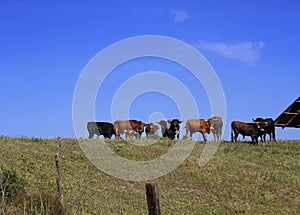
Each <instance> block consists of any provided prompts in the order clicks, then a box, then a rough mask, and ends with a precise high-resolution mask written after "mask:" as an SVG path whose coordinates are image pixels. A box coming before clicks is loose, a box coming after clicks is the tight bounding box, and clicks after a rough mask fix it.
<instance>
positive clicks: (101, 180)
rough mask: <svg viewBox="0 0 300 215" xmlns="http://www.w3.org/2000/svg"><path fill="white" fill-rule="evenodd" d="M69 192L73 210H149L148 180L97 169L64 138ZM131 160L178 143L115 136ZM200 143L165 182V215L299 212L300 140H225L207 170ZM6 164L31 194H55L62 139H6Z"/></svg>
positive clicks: (114, 145) (63, 165)
mask: <svg viewBox="0 0 300 215" xmlns="http://www.w3.org/2000/svg"><path fill="white" fill-rule="evenodd" d="M62 143H63V147H62V151H61V156H60V167H61V172H62V179H61V182H62V192H63V195H64V197H65V202H66V204H67V210H68V213H69V214H74V212H75V211H76V210H79V211H81V212H82V213H90V214H148V211H147V203H146V197H145V182H128V181H123V180H119V179H116V178H113V177H111V176H109V175H107V174H105V173H103V172H101V171H100V170H98V169H97V168H96V167H94V166H93V165H92V164H91V163H90V162H89V161H88V160H87V158H86V157H85V155H84V154H83V152H82V151H81V149H80V147H79V145H78V143H77V141H76V140H74V139H63V141H62ZM107 144H108V145H110V147H111V148H112V149H114V150H115V151H116V152H117V153H119V154H121V155H122V156H124V157H127V158H129V159H135V160H141V159H143V157H144V156H145V157H146V158H147V159H151V158H153V157H157V154H162V152H165V151H167V150H168V149H169V148H170V147H171V146H172V144H173V143H172V142H171V141H168V140H162V141H159V142H158V143H157V144H155V145H153V146H151V147H137V146H135V145H131V144H126V143H125V144H124V142H122V141H118V142H116V141H108V142H107ZM203 146H204V144H202V143H197V144H196V146H195V148H194V150H193V152H192V154H191V155H190V156H189V158H188V159H187V160H185V162H184V163H182V164H181V165H180V167H179V168H177V169H176V170H174V171H173V172H171V173H169V174H168V175H166V176H164V177H161V178H159V179H155V180H153V181H151V182H155V183H158V186H159V192H160V205H161V210H162V214H241V213H246V214H300V198H299V196H300V176H299V170H300V159H299V158H300V141H284V142H281V141H278V142H266V143H259V145H258V146H252V145H250V144H248V143H222V144H221V145H220V147H219V148H218V151H217V153H216V154H215V155H214V158H213V159H212V160H210V162H209V163H208V164H207V165H205V166H204V167H200V166H198V158H199V155H200V154H201V152H202V149H203ZM0 147H1V151H0V156H1V160H0V165H2V164H3V165H4V166H7V167H10V168H12V169H14V170H15V171H17V173H18V174H19V175H20V176H22V177H24V178H25V180H26V181H27V182H28V185H27V187H26V190H27V191H28V192H29V193H41V192H43V191H48V192H53V193H56V181H55V179H56V168H55V162H54V153H55V152H56V149H57V140H46V139H36V138H8V137H0Z"/></svg>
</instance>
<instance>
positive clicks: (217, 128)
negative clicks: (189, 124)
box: [208, 116, 223, 141]
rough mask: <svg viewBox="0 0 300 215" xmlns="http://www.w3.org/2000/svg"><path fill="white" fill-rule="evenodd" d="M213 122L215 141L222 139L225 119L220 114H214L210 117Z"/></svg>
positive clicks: (212, 128)
mask: <svg viewBox="0 0 300 215" xmlns="http://www.w3.org/2000/svg"><path fill="white" fill-rule="evenodd" d="M208 120H209V121H210V124H211V132H212V133H213V135H214V141H221V140H222V127H223V121H222V118H221V117H220V116H214V117H212V118H210V119H208Z"/></svg>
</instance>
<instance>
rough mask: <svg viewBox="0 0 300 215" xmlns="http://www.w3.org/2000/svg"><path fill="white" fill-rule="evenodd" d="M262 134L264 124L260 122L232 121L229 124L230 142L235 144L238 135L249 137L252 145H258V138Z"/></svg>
mask: <svg viewBox="0 0 300 215" xmlns="http://www.w3.org/2000/svg"><path fill="white" fill-rule="evenodd" d="M263 132H264V124H263V123H261V122H256V123H247V122H240V121H233V122H232V123H231V142H236V141H237V137H238V135H239V134H241V135H243V137H245V136H250V137H251V139H252V144H257V143H258V137H259V136H261V134H262V133H263Z"/></svg>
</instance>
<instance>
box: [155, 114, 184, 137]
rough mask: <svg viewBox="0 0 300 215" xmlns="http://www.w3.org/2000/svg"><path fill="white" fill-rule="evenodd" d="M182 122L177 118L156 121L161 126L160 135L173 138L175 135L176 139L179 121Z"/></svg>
mask: <svg viewBox="0 0 300 215" xmlns="http://www.w3.org/2000/svg"><path fill="white" fill-rule="evenodd" d="M182 122H183V121H182V120H179V119H172V120H168V121H165V120H160V121H158V122H157V123H158V124H159V125H160V126H161V133H162V136H163V137H168V138H169V139H171V140H174V139H175V137H176V136H177V139H179V130H180V123H182ZM168 123H169V126H168Z"/></svg>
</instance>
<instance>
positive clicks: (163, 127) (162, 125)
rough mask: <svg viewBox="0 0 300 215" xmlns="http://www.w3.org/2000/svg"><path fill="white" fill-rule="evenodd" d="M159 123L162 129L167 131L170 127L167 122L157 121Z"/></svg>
mask: <svg viewBox="0 0 300 215" xmlns="http://www.w3.org/2000/svg"><path fill="white" fill-rule="evenodd" d="M157 123H158V124H159V125H160V126H161V128H162V129H166V128H167V126H168V125H167V122H166V121H165V120H160V121H157Z"/></svg>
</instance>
